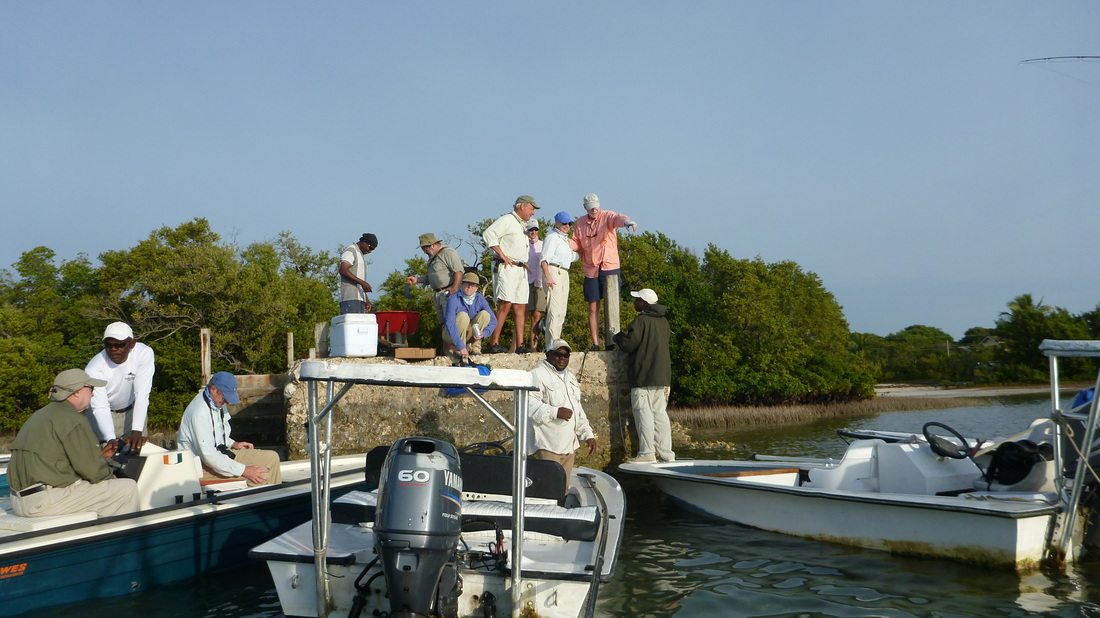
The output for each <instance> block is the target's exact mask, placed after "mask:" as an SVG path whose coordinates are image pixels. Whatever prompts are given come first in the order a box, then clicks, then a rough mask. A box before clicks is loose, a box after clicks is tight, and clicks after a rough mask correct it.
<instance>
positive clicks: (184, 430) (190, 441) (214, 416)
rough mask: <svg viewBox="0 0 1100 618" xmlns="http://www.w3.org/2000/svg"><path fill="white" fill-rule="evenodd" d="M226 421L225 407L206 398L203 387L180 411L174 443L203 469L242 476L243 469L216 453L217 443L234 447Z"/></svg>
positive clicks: (218, 452) (227, 417) (238, 463)
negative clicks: (200, 463)
mask: <svg viewBox="0 0 1100 618" xmlns="http://www.w3.org/2000/svg"><path fill="white" fill-rule="evenodd" d="M229 418H230V417H229V412H227V411H226V410H225V406H222V407H220V408H219V407H217V406H215V405H214V402H212V401H210V399H209V398H208V397H207V396H206V389H205V388H204V389H202V391H201V392H200V393H199V394H198V395H195V398H194V399H192V400H191V403H189V404H187V409H186V410H184V411H183V418H182V419H180V430H179V433H177V434H176V442H178V443H179V447H180V448H185V449H187V450H189V451H191V452H192V453H194V454H195V455H196V456H197V457H198V458H199V459H200V460H202V464H203V465H204V466H206V467H207V468H210V469H211V470H213V471H214V472H217V473H218V474H220V475H222V476H241V475H242V474H244V469H245V467H246V466H245V465H244V464H243V463H241V462H239V461H236V460H235V459H230V458H229V457H228V456H227V455H224V454H222V452H221V451H219V450H218V445H219V444H224V445H225V446H227V447H229V448H233V438H231V437H230V435H229V434H230V427H229Z"/></svg>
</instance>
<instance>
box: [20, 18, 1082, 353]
mask: <svg viewBox="0 0 1100 618" xmlns="http://www.w3.org/2000/svg"><path fill="white" fill-rule="evenodd" d="M1098 27H1100V3H1096V2H1042V3H1037V2H1013V1H1006V2H997V3H990V2H968V1H960V2H903V1H897V2H877V1H876V2H784V1H766V2H765V1H761V2H737V1H721V2H678V3H673V2H646V1H642V2H568V1H567V2H554V3H541V4H536V3H531V2H521V3H504V2H499V3H487V2H469V3H450V2H386V3H382V2H323V3H322V2H315V3H305V2H233V3H220V2H186V3H185V2H156V3H151V2H96V1H90V2H87V1H81V2H75V1H64V0H62V1H57V2H29V1H6V2H2V3H0V213H2V217H3V223H2V225H0V268H9V269H10V265H11V264H12V263H13V262H15V261H16V260H17V259H18V257H19V255H20V254H21V253H22V252H24V251H27V250H29V249H32V248H34V247H36V246H39V245H44V246H47V247H50V248H51V249H53V250H54V251H56V252H57V253H58V256H59V257H60V258H62V259H71V258H73V257H75V256H76V255H77V254H78V253H81V252H83V253H85V254H87V255H88V256H89V257H90V258H92V259H93V261H95V258H96V256H98V255H99V253H101V252H103V251H105V250H108V249H118V248H128V247H132V246H134V245H135V244H136V243H138V242H139V241H141V240H142V239H144V238H146V237H147V236H148V235H149V233H150V232H152V231H153V230H155V229H157V228H159V227H161V226H163V225H169V226H175V225H178V224H179V223H182V222H184V221H188V220H190V219H192V218H194V217H206V218H207V219H209V220H210V222H211V224H212V226H213V228H214V230H215V231H217V232H218V233H220V234H222V236H223V237H225V238H228V239H233V240H236V241H237V242H239V243H240V244H242V245H246V244H248V243H251V242H255V241H262V240H270V239H274V238H275V237H276V236H277V235H278V233H279V232H280V231H282V230H290V231H291V232H293V233H294V235H295V236H296V237H297V238H298V239H299V240H300V241H301V242H303V243H304V244H306V245H309V246H311V247H313V248H314V249H317V250H322V249H324V250H333V251H335V250H336V249H338V248H339V247H341V246H343V245H346V244H348V243H349V242H352V241H354V240H356V238H357V237H358V236H359V234H360V233H361V232H364V231H372V232H375V233H376V234H378V236H379V238H380V246H379V249H378V251H376V252H375V253H374V254H373V255H372V258H373V259H374V264H373V265H372V266H371V271H370V275H369V276H368V280H370V281H371V282H372V283H375V282H378V283H380V282H381V281H382V279H383V278H384V273H387V272H390V271H392V270H396V269H400V268H402V267H403V264H404V259H406V258H407V257H412V256H416V255H419V253H418V251H417V250H416V248H415V245H416V238H417V236H418V235H419V234H421V233H423V232H428V231H432V232H434V233H436V234H438V235H443V234H448V233H450V234H458V235H463V236H464V235H465V233H466V226H467V225H468V224H469V223H472V222H474V221H478V220H481V219H484V218H488V217H495V216H498V215H500V214H501V213H503V212H505V211H506V210H508V209H509V208H510V206H511V203H512V201H513V200H514V199H515V197H516V196H518V195H520V194H530V195H533V196H535V198H536V199H537V200H538V202H539V203H540V205H542V206H543V209H542V210H541V211H540V212H539V214H540V215H541V216H549V215H552V214H553V213H554V212H556V211H559V210H569V211H570V212H572V213H573V214H574V215H579V214H581V213H582V208H581V201H582V198H583V196H584V194H585V193H588V192H595V193H597V194H599V196H600V198H601V200H602V202H603V206H604V207H605V208H607V209H610V210H614V211H617V212H622V213H626V214H628V215H630V216H631V217H632V218H633V219H635V220H636V221H637V222H638V224H639V226H640V228H641V229H642V230H650V231H660V232H663V233H664V234H666V235H668V236H669V237H671V238H672V239H674V240H676V241H677V242H678V243H680V244H681V245H683V246H686V247H689V248H692V249H694V250H696V251H697V252H698V253H699V254H700V255H701V254H702V251H703V250H704V248H705V247H706V246H707V244H708V243H713V244H715V245H717V246H719V247H721V248H723V249H725V250H727V251H728V252H729V253H730V254H732V255H733V256H735V257H738V258H753V257H757V256H759V257H760V258H762V259H763V260H765V261H768V262H775V261H782V260H792V261H794V262H797V263H798V264H799V265H801V267H802V268H803V269H804V270H807V271H811V272H814V273H816V274H817V275H818V276H819V277H820V278H821V280H822V282H823V283H824V285H825V287H826V288H827V289H828V290H829V291H831V292H832V293H833V294H834V295H835V296H836V298H837V300H838V301H839V302H840V304H841V305H843V307H844V313H845V316H846V317H847V318H848V321H849V323H850V326H851V328H852V330H853V331H858V332H873V333H877V334H880V335H886V334H889V333H891V332H895V331H898V330H901V329H903V328H905V327H906V326H909V325H912V324H927V325H930V326H936V327H939V328H942V329H944V330H945V331H947V332H948V333H950V334H952V335H953V336H955V337H960V336H962V334H963V332H964V331H965V330H966V329H967V328H969V327H971V326H992V324H993V322H994V320H995V319H996V318H997V315H998V314H999V312H1001V311H1003V310H1004V309H1005V305H1006V303H1008V302H1009V301H1010V300H1012V298H1014V297H1015V296H1017V295H1019V294H1022V293H1031V294H1033V295H1034V296H1035V297H1036V298H1042V299H1043V300H1044V302H1046V303H1047V304H1050V305H1057V306H1061V307H1065V308H1067V309H1069V310H1070V311H1072V312H1074V313H1079V312H1083V311H1088V310H1091V309H1093V308H1094V307H1095V306H1096V305H1097V304H1098V303H1100V272H1098V264H1100V260H1098V255H1097V254H1098V252H1100V248H1098V247H1100V243H1098V242H1097V241H1096V240H1095V239H1094V236H1095V232H1094V230H1095V229H1096V228H1097V223H1098V220H1097V219H1098V217H1097V214H1096V210H1097V209H1096V207H1097V198H1098V197H1100V174H1098V173H1097V165H1098V163H1097V161H1098V156H1097V149H1098V147H1100V115H1098V114H1097V113H1096V112H1097V109H1098V106H1100V62H1097V61H1078V62H1057V63H1039V64H1030V65H1029V64H1021V63H1020V61H1021V60H1025V59H1029V58H1037V57H1048V56H1076V55H1100V43H1098V40H1100V37H1098V33H1100V28H1098ZM463 257H466V258H467V259H469V258H470V257H471V256H469V255H467V254H463Z"/></svg>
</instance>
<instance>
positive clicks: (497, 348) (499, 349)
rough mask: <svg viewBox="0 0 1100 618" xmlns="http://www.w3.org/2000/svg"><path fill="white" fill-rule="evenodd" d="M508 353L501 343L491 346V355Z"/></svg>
mask: <svg viewBox="0 0 1100 618" xmlns="http://www.w3.org/2000/svg"><path fill="white" fill-rule="evenodd" d="M507 351H508V349H507V348H505V347H504V346H502V345H500V344H499V343H498V344H496V345H491V346H489V354H504V353H505V352H507Z"/></svg>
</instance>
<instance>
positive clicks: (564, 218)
mask: <svg viewBox="0 0 1100 618" xmlns="http://www.w3.org/2000/svg"><path fill="white" fill-rule="evenodd" d="M554 221H556V222H558V223H572V222H573V215H571V214H569V213H567V212H565V211H564V210H563V211H561V212H559V213H558V214H556V215H554Z"/></svg>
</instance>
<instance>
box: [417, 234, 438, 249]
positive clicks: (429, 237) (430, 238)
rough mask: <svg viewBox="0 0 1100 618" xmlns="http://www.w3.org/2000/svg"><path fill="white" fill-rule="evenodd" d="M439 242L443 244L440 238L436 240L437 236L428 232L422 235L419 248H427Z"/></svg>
mask: <svg viewBox="0 0 1100 618" xmlns="http://www.w3.org/2000/svg"><path fill="white" fill-rule="evenodd" d="M437 242H442V241H440V240H439V239H438V238H436V237H435V234H432V233H431V232H428V233H427V234H421V235H420V244H419V245H417V246H418V247H427V246H429V245H434V244H435V243H437Z"/></svg>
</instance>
